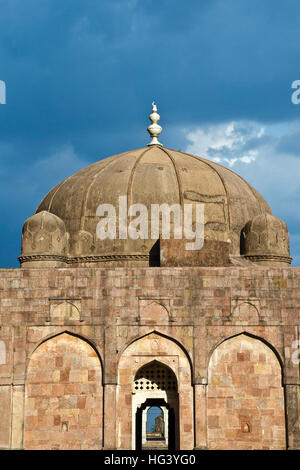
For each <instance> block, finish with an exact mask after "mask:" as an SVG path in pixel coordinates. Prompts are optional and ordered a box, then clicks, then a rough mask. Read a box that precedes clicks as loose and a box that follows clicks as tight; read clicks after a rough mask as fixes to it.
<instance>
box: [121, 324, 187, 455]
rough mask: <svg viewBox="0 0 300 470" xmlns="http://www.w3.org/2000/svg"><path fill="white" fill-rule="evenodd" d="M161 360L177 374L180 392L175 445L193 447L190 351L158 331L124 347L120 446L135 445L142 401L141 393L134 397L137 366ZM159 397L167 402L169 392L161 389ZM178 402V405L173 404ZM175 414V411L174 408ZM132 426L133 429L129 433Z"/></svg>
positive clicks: (138, 367)
mask: <svg viewBox="0 0 300 470" xmlns="http://www.w3.org/2000/svg"><path fill="white" fill-rule="evenodd" d="M157 363H161V364H163V366H164V367H165V366H166V367H168V368H169V369H171V370H172V373H174V374H175V377H176V380H177V384H178V392H176V396H177V399H178V403H179V406H178V413H177V420H178V428H179V427H180V430H181V431H180V439H179V432H178V440H177V444H176V448H181V449H192V448H193V442H194V436H193V387H192V369H191V362H190V358H189V356H188V354H187V353H186V352H185V350H184V347H183V346H182V345H181V344H178V342H177V341H176V340H174V339H173V338H171V337H168V336H166V335H163V334H161V333H159V332H157V331H152V332H148V333H147V334H145V335H144V336H141V337H139V338H135V339H134V340H132V341H131V343H130V344H129V345H127V347H126V348H125V349H124V350H123V352H122V354H121V357H120V360H119V364H118V389H119V392H118V399H117V417H118V418H117V420H118V422H117V429H118V432H119V434H118V436H117V439H118V448H119V449H130V448H133V449H134V448H135V442H136V440H135V437H136V435H135V412H136V409H137V407H138V406H140V405H141V404H142V402H141V403H140V397H135V394H134V393H133V391H132V384H133V382H134V378H135V376H136V373H137V371H138V370H140V369H141V368H142V367H144V366H147V365H149V364H157ZM150 398H151V399H153V394H151V393H150V392H149V393H147V391H146V393H145V396H144V397H142V401H143V400H147V399H150ZM155 398H156V399H158V398H164V400H165V401H166V403H168V399H169V398H170V397H169V396H168V395H166V394H163V396H161V393H159V396H158V395H157V396H155ZM174 406H175V405H174ZM175 414H176V412H175ZM128 429H130V433H128Z"/></svg>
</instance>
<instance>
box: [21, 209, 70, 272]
mask: <svg viewBox="0 0 300 470" xmlns="http://www.w3.org/2000/svg"><path fill="white" fill-rule="evenodd" d="M68 238H69V235H68V233H67V232H66V227H65V224H64V221H63V220H61V219H60V218H59V217H57V216H56V215H55V214H52V213H51V212H48V211H41V212H38V213H36V214H34V215H33V216H32V217H29V219H27V220H26V221H25V222H24V225H23V231H22V249H21V251H22V256H21V257H20V258H19V259H20V261H21V263H22V262H23V260H26V265H27V266H33V267H34V266H42V265H43V264H44V265H46V266H64V265H65V262H66V259H67V255H68ZM41 263H42V264H41Z"/></svg>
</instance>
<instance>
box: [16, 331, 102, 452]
mask: <svg viewBox="0 0 300 470" xmlns="http://www.w3.org/2000/svg"><path fill="white" fill-rule="evenodd" d="M102 402H103V387H102V367H101V362H100V357H99V355H98V353H97V351H96V349H95V348H94V347H93V346H92V345H91V344H89V342H88V341H86V340H84V339H82V338H80V337H79V336H78V335H75V334H72V333H70V332H66V331H63V332H60V333H57V334H55V335H52V336H51V337H50V338H43V340H42V341H41V342H40V344H39V345H36V347H35V348H34V350H33V352H32V353H31V355H30V359H29V362H28V367H27V372H26V384H25V423H24V448H25V449H37V450H44V449H55V450H59V449H61V450H69V449H74V450H75V449H99V448H101V447H102V421H103V403H102Z"/></svg>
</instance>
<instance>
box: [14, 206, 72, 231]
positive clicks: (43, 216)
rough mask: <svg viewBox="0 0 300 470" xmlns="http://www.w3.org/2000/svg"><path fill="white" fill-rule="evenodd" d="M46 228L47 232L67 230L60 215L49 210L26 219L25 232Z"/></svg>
mask: <svg viewBox="0 0 300 470" xmlns="http://www.w3.org/2000/svg"><path fill="white" fill-rule="evenodd" d="M41 229H44V230H45V231H46V232H55V230H61V231H62V232H63V233H65V231H66V227H65V223H64V221H63V220H61V219H60V217H57V215H55V214H52V213H51V212H48V211H41V212H38V213H36V214H34V215H33V216H31V217H29V218H28V219H27V220H25V222H24V225H23V234H24V233H26V232H31V233H35V232H38V231H39V230H41Z"/></svg>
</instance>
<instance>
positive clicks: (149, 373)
mask: <svg viewBox="0 0 300 470" xmlns="http://www.w3.org/2000/svg"><path fill="white" fill-rule="evenodd" d="M133 418H134V421H135V422H134V423H133V424H134V426H133V430H134V436H133V437H134V441H135V442H134V444H135V449H136V450H146V449H147V450H150V449H151V450H152V449H153V450H154V449H160V450H164V449H165V450H168V449H170V450H175V449H179V407H178V387H177V379H176V376H175V374H174V372H173V371H172V370H171V369H170V368H169V367H167V366H165V365H164V364H162V363H160V362H158V361H153V362H151V363H150V364H147V365H146V366H143V367H142V368H141V369H140V370H139V371H138V372H137V374H136V376H135V380H134V384H133Z"/></svg>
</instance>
